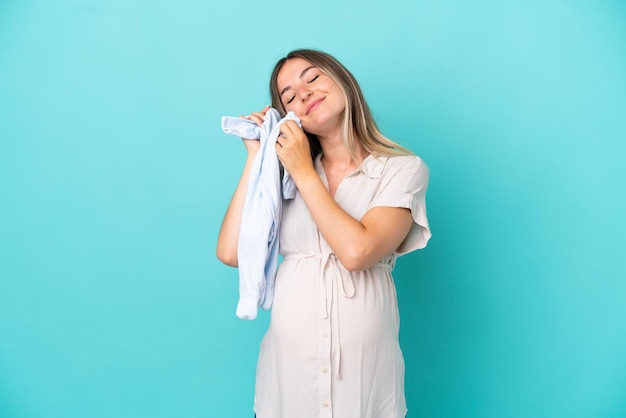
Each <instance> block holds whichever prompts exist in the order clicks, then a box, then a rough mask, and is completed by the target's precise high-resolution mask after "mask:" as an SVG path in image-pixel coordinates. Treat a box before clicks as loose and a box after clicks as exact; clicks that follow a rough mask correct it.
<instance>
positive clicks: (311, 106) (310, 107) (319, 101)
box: [306, 99, 324, 115]
mask: <svg viewBox="0 0 626 418" xmlns="http://www.w3.org/2000/svg"><path fill="white" fill-rule="evenodd" d="M323 100H324V99H318V100H316V101H314V102H313V103H311V104H310V105H309V107H307V109H306V114H307V115H308V114H309V113H311V112H312V111H314V110H315V109H317V107H318V106H319V104H320V103H322V101H323Z"/></svg>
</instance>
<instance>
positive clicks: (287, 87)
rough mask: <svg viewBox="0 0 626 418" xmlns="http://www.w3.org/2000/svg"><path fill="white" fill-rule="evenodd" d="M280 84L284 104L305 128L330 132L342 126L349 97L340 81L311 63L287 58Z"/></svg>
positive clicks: (279, 74)
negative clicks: (346, 95)
mask: <svg viewBox="0 0 626 418" xmlns="http://www.w3.org/2000/svg"><path fill="white" fill-rule="evenodd" d="M276 83H277V86H278V92H279V94H280V100H281V101H282V103H283V106H284V107H285V109H286V110H287V111H288V112H289V111H292V112H294V113H295V114H296V115H297V116H298V117H299V118H300V121H301V122H302V127H303V128H304V130H305V131H307V132H310V133H312V134H315V135H327V134H330V133H331V132H332V131H334V130H337V129H341V124H342V123H343V112H344V111H345V109H346V101H345V96H344V94H343V92H342V91H341V89H340V88H339V86H338V85H337V83H335V82H334V81H333V80H332V79H331V78H330V77H328V76H327V75H326V74H324V73H322V72H321V71H320V70H318V69H317V67H315V66H313V65H312V64H311V63H310V62H308V61H306V60H304V59H302V58H292V59H289V60H287V61H286V62H285V64H284V65H283V67H282V68H281V69H280V72H279V73H278V77H277V78H276Z"/></svg>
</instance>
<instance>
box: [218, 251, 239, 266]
mask: <svg viewBox="0 0 626 418" xmlns="http://www.w3.org/2000/svg"><path fill="white" fill-rule="evenodd" d="M215 255H216V256H217V259H218V260H220V261H221V262H222V263H224V264H226V265H227V266H230V267H237V266H239V263H238V260H237V254H233V253H231V252H227V251H224V250H222V249H220V248H219V247H218V248H217V251H216V252H215Z"/></svg>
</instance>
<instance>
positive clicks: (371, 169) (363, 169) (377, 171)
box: [315, 153, 389, 179]
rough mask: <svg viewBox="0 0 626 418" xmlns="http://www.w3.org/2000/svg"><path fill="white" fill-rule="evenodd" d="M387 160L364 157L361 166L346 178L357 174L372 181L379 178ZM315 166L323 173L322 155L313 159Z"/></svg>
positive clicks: (371, 156) (369, 156)
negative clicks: (363, 175)
mask: <svg viewBox="0 0 626 418" xmlns="http://www.w3.org/2000/svg"><path fill="white" fill-rule="evenodd" d="M388 159H389V157H384V156H381V157H374V156H373V155H372V154H370V155H368V156H367V157H365V159H364V160H363V162H361V165H360V166H359V168H357V169H356V170H355V171H353V172H352V173H351V174H349V175H348V177H350V176H354V175H356V174H358V173H363V174H365V175H366V176H367V177H369V178H372V179H377V178H380V176H381V175H382V173H383V169H384V168H385V164H387V160H388ZM315 166H316V167H317V168H318V172H320V173H323V172H324V168H323V167H322V153H319V154H318V155H317V157H315Z"/></svg>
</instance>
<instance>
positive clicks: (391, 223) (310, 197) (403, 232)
mask: <svg viewBox="0 0 626 418" xmlns="http://www.w3.org/2000/svg"><path fill="white" fill-rule="evenodd" d="M283 126H285V129H281V132H282V133H283V136H284V137H283V138H282V139H281V141H280V142H281V145H279V144H277V146H276V152H277V154H278V157H279V158H280V160H281V162H282V164H283V166H284V167H285V169H286V170H287V171H288V172H289V174H290V175H291V176H292V178H293V179H294V181H295V183H296V186H297V187H298V190H299V191H300V194H301V195H302V197H303V199H304V201H305V203H306V205H307V208H308V209H309V212H310V213H311V216H312V217H313V220H314V221H315V223H316V225H317V227H318V229H319V230H320V232H321V234H322V236H323V237H324V239H325V240H326V242H327V243H328V245H329V246H330V248H331V249H332V250H333V252H334V253H335V255H336V256H337V257H338V258H339V260H340V261H341V263H342V264H343V265H344V267H345V268H346V269H347V270H349V271H359V270H364V269H366V268H368V267H371V266H373V265H374V264H376V263H377V262H379V261H380V260H381V259H382V258H383V257H385V256H386V255H388V254H389V253H391V252H392V251H393V250H395V249H396V248H398V246H399V245H400V244H401V243H402V241H403V240H404V238H405V237H406V236H407V234H408V232H409V230H410V228H411V225H412V223H413V218H412V216H411V212H410V210H409V209H407V208H394V207H376V208H372V209H370V210H369V211H367V212H366V213H365V215H364V216H363V217H362V218H361V219H360V220H357V219H355V218H353V217H352V216H350V215H349V214H348V213H347V212H346V211H344V210H343V209H342V208H341V207H340V206H339V205H338V204H337V203H336V202H335V200H334V199H333V197H332V196H331V195H330V193H329V192H328V190H327V189H326V186H325V185H324V183H323V182H322V180H321V179H320V177H319V175H318V174H317V172H316V171H315V167H314V166H313V162H312V160H311V157H310V152H309V143H308V140H307V138H306V135H305V134H304V131H302V129H300V128H299V127H298V126H297V125H295V124H293V123H286V124H284V125H283Z"/></svg>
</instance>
